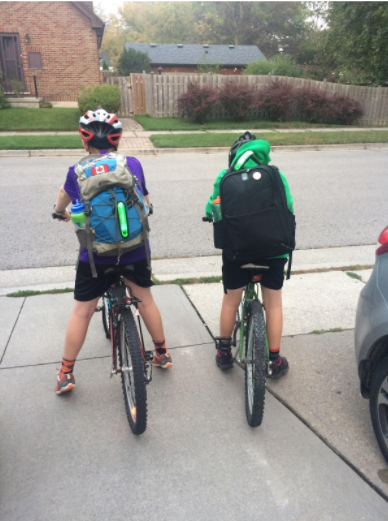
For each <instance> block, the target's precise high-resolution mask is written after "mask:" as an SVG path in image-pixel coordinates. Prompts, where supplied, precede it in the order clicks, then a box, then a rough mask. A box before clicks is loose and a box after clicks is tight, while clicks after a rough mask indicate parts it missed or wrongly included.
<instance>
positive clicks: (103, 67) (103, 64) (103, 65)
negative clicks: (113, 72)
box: [102, 60, 109, 71]
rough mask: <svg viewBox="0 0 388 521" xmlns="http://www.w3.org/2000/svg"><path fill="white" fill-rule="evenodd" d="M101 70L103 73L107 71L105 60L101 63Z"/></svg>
mask: <svg viewBox="0 0 388 521" xmlns="http://www.w3.org/2000/svg"><path fill="white" fill-rule="evenodd" d="M102 70H103V71H109V67H108V64H107V63H106V61H105V60H103V61H102Z"/></svg>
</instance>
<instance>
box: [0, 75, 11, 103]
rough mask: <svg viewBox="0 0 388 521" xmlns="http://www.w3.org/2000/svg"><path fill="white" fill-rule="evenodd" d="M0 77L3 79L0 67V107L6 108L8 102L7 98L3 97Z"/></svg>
mask: <svg viewBox="0 0 388 521" xmlns="http://www.w3.org/2000/svg"><path fill="white" fill-rule="evenodd" d="M2 79H3V72H2V70H1V69H0V109H7V108H9V103H8V101H7V98H6V97H5V94H4V90H3V87H2V85H1V80H2Z"/></svg>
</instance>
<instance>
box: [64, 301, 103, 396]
mask: <svg viewBox="0 0 388 521" xmlns="http://www.w3.org/2000/svg"><path fill="white" fill-rule="evenodd" d="M97 302H98V298H95V299H93V300H89V301H86V302H80V301H78V300H75V301H74V305H73V309H72V311H71V315H70V319H69V323H68V325H67V329H66V337H65V347H64V349H63V357H62V365H61V368H60V370H59V373H58V378H57V387H56V389H55V391H56V393H57V394H63V393H66V392H68V391H71V390H73V389H74V386H75V379H74V376H73V369H74V364H75V360H76V358H77V356H78V353H79V352H80V350H81V348H82V346H83V343H84V341H85V337H86V333H87V331H88V327H89V323H90V320H91V318H92V316H93V313H94V310H95V309H96V306H97Z"/></svg>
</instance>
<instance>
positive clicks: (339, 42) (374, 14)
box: [328, 2, 388, 83]
mask: <svg viewBox="0 0 388 521" xmlns="http://www.w3.org/2000/svg"><path fill="white" fill-rule="evenodd" d="M328 22H329V26H330V28H329V34H328V36H329V39H328V45H329V49H330V50H331V52H332V53H333V56H334V57H335V59H336V61H337V64H338V66H340V68H341V69H343V70H344V71H345V72H348V73H349V72H350V73H353V75H354V76H355V77H356V78H358V80H359V81H371V82H374V83H384V82H386V81H387V80H388V53H387V42H388V3H387V2H331V3H330V8H329V17H328Z"/></svg>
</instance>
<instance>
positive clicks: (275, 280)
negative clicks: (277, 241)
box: [222, 252, 288, 293]
mask: <svg viewBox="0 0 388 521" xmlns="http://www.w3.org/2000/svg"><path fill="white" fill-rule="evenodd" d="M287 260H288V259H286V258H284V257H283V258H282V257H281V258H277V259H265V260H261V261H260V260H257V261H255V262H254V264H258V265H260V266H269V270H265V271H263V274H262V277H261V281H260V284H261V285H262V286H264V287H265V288H268V289H282V287H283V281H284V266H285V264H286V262H287ZM251 280H252V274H251V273H249V271H248V270H244V269H242V268H241V267H240V266H239V265H238V264H236V263H235V262H232V261H230V260H229V259H228V258H227V256H226V255H225V253H224V252H222V282H223V285H224V293H227V290H228V289H239V288H243V287H244V286H246V285H247V284H249V282H251Z"/></svg>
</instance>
